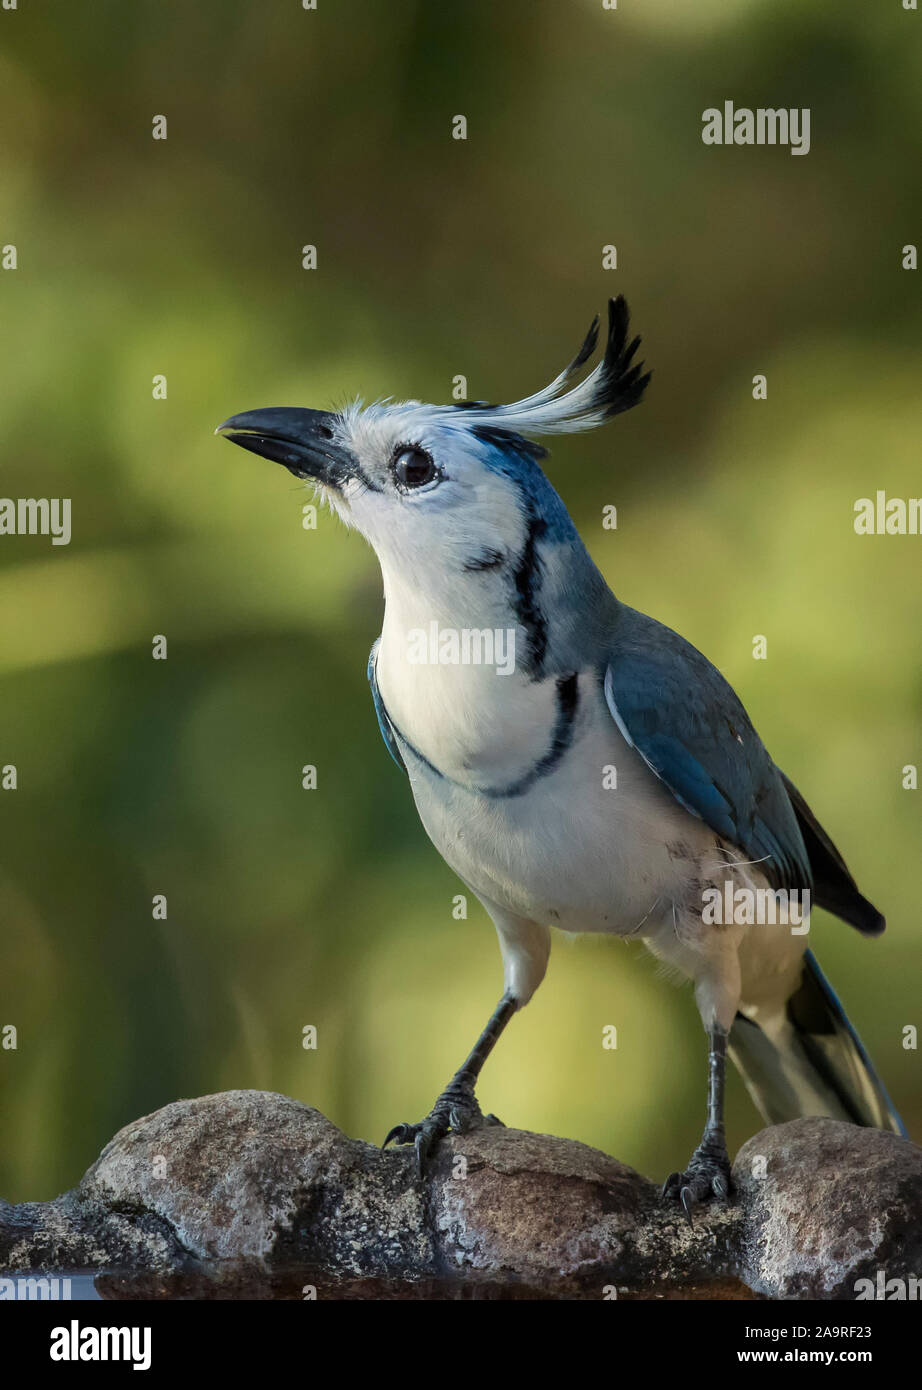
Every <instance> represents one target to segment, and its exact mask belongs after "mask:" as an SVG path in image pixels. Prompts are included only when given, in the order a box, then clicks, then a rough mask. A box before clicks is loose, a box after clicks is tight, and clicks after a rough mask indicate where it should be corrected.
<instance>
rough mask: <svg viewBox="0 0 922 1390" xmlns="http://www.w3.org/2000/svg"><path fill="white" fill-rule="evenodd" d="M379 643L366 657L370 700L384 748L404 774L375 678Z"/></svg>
mask: <svg viewBox="0 0 922 1390" xmlns="http://www.w3.org/2000/svg"><path fill="white" fill-rule="evenodd" d="M380 642H381V638H380V637H379V638H378V640H377V641H376V642H375V644H374V646H373V647H372V649H371V652H370V654H369V657H368V684H369V685H370V686H371V698H372V699H373V700H374V702H375V714H376V715H377V716H378V728H379V729H380V730H381V737H382V738H383V739H384V746H385V748H386V749H387V751H388V753H390V755H391V757H392V758H393V759H394V762H395V763H396V764H397V766H398V767H399V768H400V770H401V772H406V770H407V765H406V763H405V762H404V761H403V758H402V757H401V756H400V749H399V748H398V747H397V740H396V738H395V737H394V731H393V729H392V728H391V725H390V720H389V719H388V717H387V711H386V709H385V708H384V703H383V701H382V699H381V696H380V694H379V692H378V682H377V679H376V677H375V660H376V659H377V655H378V646H379V644H380Z"/></svg>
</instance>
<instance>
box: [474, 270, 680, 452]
mask: <svg viewBox="0 0 922 1390" xmlns="http://www.w3.org/2000/svg"><path fill="white" fill-rule="evenodd" d="M629 319H630V315H629V313H628V307H627V303H626V301H625V299H624V296H623V295H620V294H619V295H618V297H617V299H610V300H609V301H608V339H607V342H606V344H605V353H604V355H603V357H602V360H601V362H599V363H598V364H597V365H596V367H595V368H594V369H593V370H592V371H591V372H590V373H589V375H588V376H587V377H585V378H584V379H583V380H582V381H581V382H580V383H579V385H578V386H574V387H572V388H571V389H570V390H569V391H568V390H566V387H567V385H568V384H569V383H570V381H571V380H572V378H573V377H574V375H575V374H576V373H577V372H578V371H579V369H580V367H582V366H583V365H584V363H586V362H587V361H588V360H589V358H590V357H591V356H592V354H593V352H594V351H595V348H596V344H597V342H598V339H599V319H598V315H597V316H596V317H595V319H593V322H592V326H591V327H590V329H589V332H588V333H587V334H586V340H585V342H584V343H583V345H582V347H581V348H580V350H579V352H578V353H577V354H576V356H575V357H574V359H573V361H572V362H571V363H570V364H569V366H567V367H564V369H563V371H562V372H561V373H560V375H559V376H557V377H555V378H554V380H553V381H552V382H551V383H550V384H549V385H548V386H545V387H544V389H543V390H541V391H537V392H536V393H535V394H534V395H533V396H526V397H525V398H524V399H523V400H521V401H514V402H512V403H510V404H509V405H489V404H487V402H485V401H465V402H463V403H461V404H459V405H456V406H452V407H449V408H450V409H451V410H464V411H471V412H472V414H474V415H475V419H476V425H477V426H478V427H479V426H481V425H485V426H491V427H494V428H497V429H505V430H513V431H520V432H521V433H523V434H570V433H572V432H574V431H576V430H591V429H595V427H596V426H597V425H601V424H603V423H604V422H605V421H606V420H609V419H611V417H612V416H613V415H620V414H621V412H622V411H623V410H630V409H631V407H632V406H635V405H637V404H638V402H639V401H640V399H641V397H642V396H643V393H644V390H645V389H646V386H647V382H648V381H649V380H650V377H651V376H652V375H653V373H652V372H644V370H643V365H644V364H643V363H642V362H638V363H633V362H632V359H633V357H634V354H635V352H636V351H637V349H638V347H639V346H640V338H639V337H636V338H634V339H633V340H632V341H631V342H630V343H629V342H628V340H627V334H628V323H629ZM471 423H472V424H474V423H475V421H474V420H472V422H471Z"/></svg>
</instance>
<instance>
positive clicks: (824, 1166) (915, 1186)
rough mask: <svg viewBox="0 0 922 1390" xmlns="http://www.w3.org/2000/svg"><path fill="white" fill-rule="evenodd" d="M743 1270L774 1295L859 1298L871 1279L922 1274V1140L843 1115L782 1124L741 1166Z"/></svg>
mask: <svg viewBox="0 0 922 1390" xmlns="http://www.w3.org/2000/svg"><path fill="white" fill-rule="evenodd" d="M733 1177H734V1181H735V1184H736V1189H737V1193H738V1199H739V1201H740V1203H741V1205H742V1207H743V1209H744V1210H745V1212H746V1229H745V1232H744V1241H743V1247H742V1251H741V1254H742V1259H741V1267H740V1273H741V1274H742V1277H743V1278H744V1279H745V1281H746V1283H747V1284H748V1285H749V1286H750V1287H751V1288H753V1289H755V1290H757V1291H758V1292H761V1293H766V1294H770V1295H771V1297H773V1298H822V1299H854V1298H855V1297H856V1293H858V1292H861V1289H858V1290H856V1284H857V1283H858V1281H859V1280H861V1279H871V1280H872V1281H876V1278H877V1272H878V1270H881V1271H883V1272H884V1275H885V1277H886V1279H902V1280H908V1279H910V1278H918V1276H919V1275H920V1274H922V1149H920V1148H919V1147H918V1146H917V1145H915V1144H911V1143H910V1142H909V1141H908V1140H906V1139H901V1138H900V1137H899V1135H896V1134H889V1133H884V1131H882V1130H879V1129H857V1128H856V1127H855V1126H854V1125H849V1124H845V1123H844V1122H842V1121H839V1120H825V1119H806V1120H794V1121H792V1122H790V1123H789V1124H784V1125H775V1126H774V1127H773V1128H772V1129H766V1130H763V1131H762V1132H761V1133H760V1134H756V1135H755V1136H754V1137H753V1138H752V1139H749V1140H748V1141H747V1142H746V1143H745V1144H744V1145H743V1147H742V1148H741V1149H740V1151H739V1153H738V1154H737V1157H736V1162H735V1164H734V1165H733Z"/></svg>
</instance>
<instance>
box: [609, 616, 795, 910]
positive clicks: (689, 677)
mask: <svg viewBox="0 0 922 1390" xmlns="http://www.w3.org/2000/svg"><path fill="white" fill-rule="evenodd" d="M609 652H610V656H609V661H608V666H607V668H606V671H605V698H606V701H607V702H608V707H609V709H610V710H611V713H612V717H613V718H614V720H615V722H616V723H617V725H618V727H619V729H620V730H621V733H622V734H623V735H624V737H625V738H626V739H627V741H628V743H630V744H631V745H632V746H633V747H635V748H636V749H637V751H638V752H639V753H640V754H641V756H642V757H643V758H644V760H645V762H646V763H647V764H648V765H649V767H650V768H651V769H652V771H653V772H655V773H656V775H657V777H659V778H660V780H661V781H662V782H664V783H665V784H666V786H667V787H668V788H669V790H670V791H671V792H672V794H673V796H674V797H675V798H676V800H677V801H679V802H680V803H681V805H683V806H684V807H685V809H686V810H687V811H690V812H691V813H692V815H694V816H698V817H699V819H701V820H703V821H704V822H705V824H707V825H709V826H710V827H711V829H712V830H714V831H716V832H717V834H719V835H721V836H723V837H724V838H725V839H726V840H728V841H729V842H730V843H731V844H733V845H736V846H737V848H739V849H741V850H743V851H744V853H745V855H746V857H747V859H753V860H755V859H759V860H764V861H765V862H764V864H763V865H762V869H763V872H764V873H765V875H766V877H767V878H768V880H769V882H770V883H771V884H772V885H773V887H775V888H782V887H785V888H800V889H803V888H812V886H813V876H812V873H811V869H810V861H809V858H808V855H807V850H806V847H805V845H804V840H803V836H802V834H801V831H800V827H799V825H798V822H797V817H796V815H795V813H794V809H793V807H792V805H791V802H790V799H789V797H788V794H787V791H786V790H785V786H784V782H783V779H782V775H781V772H780V771H779V769H778V768H777V767H776V766H775V764H774V762H773V761H772V759H771V757H770V756H769V754H768V751H767V750H766V748H765V746H764V744H763V743H762V740H761V739H760V738H759V736H758V734H757V733H756V731H755V729H754V728H753V727H752V724H751V723H750V720H749V716H748V715H747V713H746V711H745V710H744V709H743V706H742V704H741V703H740V700H739V699H738V697H737V695H736V693H735V692H734V690H733V689H732V687H731V686H730V685H729V684H728V683H727V682H726V681H725V680H724V678H723V676H722V675H721V674H720V672H719V671H718V670H717V669H716V667H714V666H712V665H711V663H710V662H709V661H708V660H707V658H706V657H704V656H702V655H701V653H700V652H699V651H698V650H697V648H695V647H693V646H692V645H691V643H690V642H686V641H685V639H684V638H683V637H680V636H679V635H678V633H676V632H673V631H672V629H671V628H668V627H664V626H663V625H662V624H661V623H657V622H655V621H654V620H653V619H652V618H647V617H645V616H644V614H642V613H638V612H636V611H635V610H634V609H633V608H627V607H624V606H622V607H621V610H620V615H619V621H618V625H617V627H616V629H615V632H614V638H613V642H612V644H611V646H610V648H609Z"/></svg>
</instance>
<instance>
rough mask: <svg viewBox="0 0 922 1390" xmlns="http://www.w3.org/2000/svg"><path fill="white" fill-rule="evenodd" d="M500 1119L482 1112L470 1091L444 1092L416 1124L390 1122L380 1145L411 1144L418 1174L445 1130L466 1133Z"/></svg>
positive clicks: (421, 1174) (419, 1175)
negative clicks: (392, 1125)
mask: <svg viewBox="0 0 922 1390" xmlns="http://www.w3.org/2000/svg"><path fill="white" fill-rule="evenodd" d="M502 1123H503V1122H502V1120H498V1119H497V1118H496V1116H495V1115H484V1113H483V1112H482V1110H481V1109H480V1106H479V1105H478V1104H477V1100H476V1098H475V1096H474V1094H473V1092H471V1093H467V1092H458V1091H452V1092H445V1093H443V1094H442V1095H441V1096H439V1098H438V1100H437V1101H436V1103H435V1105H434V1106H433V1107H432V1109H431V1110H430V1112H429V1114H428V1115H427V1116H426V1118H425V1119H424V1120H419V1121H417V1123H416V1124H407V1123H406V1122H404V1123H403V1124H399V1125H394V1128H393V1129H392V1130H390V1132H389V1133H388V1135H387V1138H386V1139H385V1140H384V1143H383V1144H382V1145H381V1147H382V1149H386V1148H387V1146H388V1145H389V1144H412V1145H413V1147H414V1149H415V1151H416V1173H417V1176H418V1177H422V1176H423V1173H424V1172H425V1170H426V1165H427V1162H428V1160H429V1155H430V1153H431V1152H432V1150H433V1149H434V1148H435V1146H436V1144H437V1143H438V1142H439V1140H440V1139H444V1137H445V1135H446V1134H467V1133H468V1132H469V1131H470V1130H472V1129H480V1128H481V1127H482V1126H484V1125H502Z"/></svg>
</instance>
